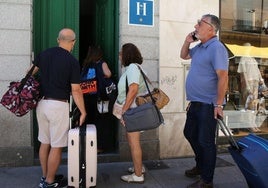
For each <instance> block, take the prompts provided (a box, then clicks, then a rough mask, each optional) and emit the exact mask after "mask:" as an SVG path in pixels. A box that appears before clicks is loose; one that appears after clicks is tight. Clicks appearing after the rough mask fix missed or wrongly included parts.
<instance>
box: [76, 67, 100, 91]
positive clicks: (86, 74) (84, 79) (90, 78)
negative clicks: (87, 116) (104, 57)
mask: <svg viewBox="0 0 268 188" xmlns="http://www.w3.org/2000/svg"><path fill="white" fill-rule="evenodd" d="M97 85H98V84H97V75H96V69H95V67H85V68H83V69H82V73H81V82H80V87H81V90H82V92H83V94H90V95H92V94H96V93H97V91H98V86H97Z"/></svg>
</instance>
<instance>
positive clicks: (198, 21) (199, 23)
mask: <svg viewBox="0 0 268 188" xmlns="http://www.w3.org/2000/svg"><path fill="white" fill-rule="evenodd" d="M201 22H204V23H206V24H208V25H210V26H211V27H213V28H214V25H212V24H211V23H209V22H207V21H205V20H197V24H198V26H201Z"/></svg>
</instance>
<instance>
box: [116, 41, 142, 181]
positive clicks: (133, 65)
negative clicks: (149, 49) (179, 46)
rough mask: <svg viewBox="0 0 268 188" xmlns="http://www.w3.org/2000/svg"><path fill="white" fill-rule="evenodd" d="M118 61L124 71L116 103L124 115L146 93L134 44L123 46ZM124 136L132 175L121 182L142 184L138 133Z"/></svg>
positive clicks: (126, 176) (140, 57) (140, 60)
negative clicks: (130, 158) (119, 105)
mask: <svg viewBox="0 0 268 188" xmlns="http://www.w3.org/2000/svg"><path fill="white" fill-rule="evenodd" d="M119 59H120V61H121V63H122V66H123V67H125V69H126V70H125V72H124V73H123V74H122V76H121V77H120V80H119V82H118V97H117V102H118V103H119V104H123V108H122V114H124V113H125V112H126V111H127V110H128V109H129V108H133V107H136V104H135V98H136V96H137V95H138V94H139V93H144V91H146V87H145V83H144V80H143V77H142V75H141V72H140V70H139V68H138V66H139V65H140V64H142V62H143V58H142V56H141V53H140V51H139V49H138V48H137V47H136V46H135V45H134V44H131V43H127V44H124V45H123V46H122V49H121V51H120V53H119ZM126 83H127V85H126ZM127 90H128V91H127ZM120 122H121V124H122V125H123V126H125V123H124V120H123V119H122V118H121V120H120ZM126 135H127V140H128V143H129V147H130V151H131V157H132V161H133V165H134V167H131V168H129V169H128V170H129V172H131V173H132V174H131V175H125V176H122V177H121V180H123V181H126V182H132V183H143V182H144V176H143V173H144V171H145V169H144V167H143V166H142V150H141V144H140V132H139V131H138V132H127V134H126Z"/></svg>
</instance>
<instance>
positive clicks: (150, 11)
mask: <svg viewBox="0 0 268 188" xmlns="http://www.w3.org/2000/svg"><path fill="white" fill-rule="evenodd" d="M128 13H129V16H128V18H129V21H128V23H129V24H130V25H143V26H153V25H154V19H153V18H154V0H129V4H128Z"/></svg>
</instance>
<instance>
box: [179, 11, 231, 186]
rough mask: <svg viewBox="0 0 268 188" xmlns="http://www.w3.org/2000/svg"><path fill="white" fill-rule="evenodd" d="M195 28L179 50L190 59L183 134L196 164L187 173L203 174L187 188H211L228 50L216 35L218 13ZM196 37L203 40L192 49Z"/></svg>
mask: <svg viewBox="0 0 268 188" xmlns="http://www.w3.org/2000/svg"><path fill="white" fill-rule="evenodd" d="M194 27H195V31H194V32H191V33H189V34H188V35H187V36H186V39H185V41H184V43H183V46H182V48H181V52H180V57H181V58H182V59H191V67H190V70H189V73H188V76H187V79H186V96H187V100H188V101H190V103H189V106H188V108H187V118H186V122H185V127H184V136H185V137H186V139H187V140H188V141H189V143H190V145H191V147H192V149H193V151H194V154H195V160H196V166H194V167H193V168H192V169H190V170H186V171H185V175H186V176H187V177H190V178H193V177H196V176H199V175H200V179H199V180H197V181H196V182H194V183H192V184H190V185H189V186H188V188H201V187H202V188H212V187H213V175H214V170H215V165H216V145H215V132H216V126H217V117H219V116H220V117H223V105H224V102H225V100H224V99H225V92H226V90H227V86H228V64H229V63H228V53H227V50H226V48H225V47H224V45H223V44H222V43H221V42H220V41H219V40H218V38H217V35H216V34H217V32H218V30H219V28H220V20H219V18H218V17H217V16H215V15H211V14H206V15H203V16H202V18H201V19H200V20H198V21H197V24H196V25H195V26H194ZM197 40H199V41H200V42H199V43H198V44H197V45H196V46H194V47H193V48H191V49H190V48H189V47H190V44H191V43H192V42H194V41H197Z"/></svg>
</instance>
